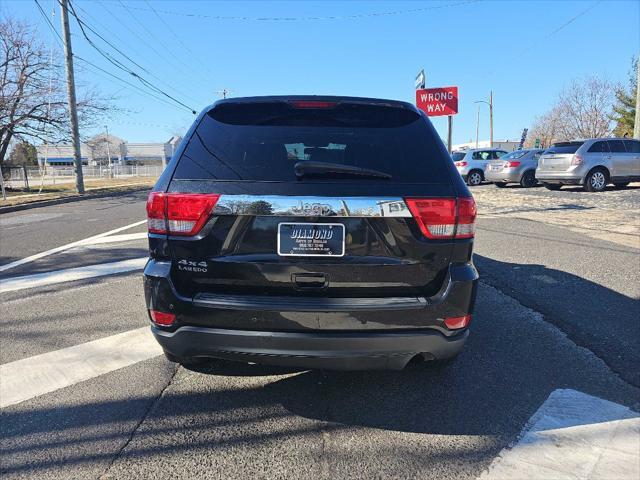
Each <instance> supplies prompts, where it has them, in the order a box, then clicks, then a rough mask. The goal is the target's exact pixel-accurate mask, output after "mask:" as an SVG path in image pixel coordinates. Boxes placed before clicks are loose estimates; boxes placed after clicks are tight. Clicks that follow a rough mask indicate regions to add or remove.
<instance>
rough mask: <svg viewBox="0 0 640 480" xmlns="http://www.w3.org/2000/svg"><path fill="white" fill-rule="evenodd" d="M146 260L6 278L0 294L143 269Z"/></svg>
mask: <svg viewBox="0 0 640 480" xmlns="http://www.w3.org/2000/svg"><path fill="white" fill-rule="evenodd" d="M147 260H148V258H147V257H141V258H132V259H129V260H122V261H119V262H110V263H100V264H98V265H89V266H86V267H75V268H67V269H65V270H55V271H53V272H45V273H36V274H34V275H25V276H22V277H12V278H7V279H4V280H0V293H6V292H14V291H17V290H24V289H26V288H35V287H43V286H47V285H53V284H56V283H62V282H71V281H74V280H85V279H88V278H94V277H102V276H105V275H114V274H116V273H124V272H130V271H133V270H140V269H142V268H144V266H145V264H146V263H147Z"/></svg>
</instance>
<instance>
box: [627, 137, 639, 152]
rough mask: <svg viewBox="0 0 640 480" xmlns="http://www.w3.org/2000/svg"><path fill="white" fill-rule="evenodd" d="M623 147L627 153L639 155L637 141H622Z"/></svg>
mask: <svg viewBox="0 0 640 480" xmlns="http://www.w3.org/2000/svg"><path fill="white" fill-rule="evenodd" d="M624 146H625V147H626V148H627V152H629V153H640V142H639V141H638V140H624Z"/></svg>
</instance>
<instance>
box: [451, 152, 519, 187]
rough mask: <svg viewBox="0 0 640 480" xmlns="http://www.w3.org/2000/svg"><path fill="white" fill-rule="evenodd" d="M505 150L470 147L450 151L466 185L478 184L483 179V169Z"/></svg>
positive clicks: (503, 153)
mask: <svg viewBox="0 0 640 480" xmlns="http://www.w3.org/2000/svg"><path fill="white" fill-rule="evenodd" d="M506 153H507V152H506V151H504V150H500V149H498V148H472V149H469V150H460V151H457V152H453V153H451V158H452V159H453V163H454V164H455V165H456V168H457V169H458V172H459V173H460V175H462V178H463V179H464V181H465V182H467V185H471V186H475V185H480V184H481V183H482V182H483V181H484V170H485V168H486V167H487V165H488V164H489V162H491V160H496V159H498V158H500V157H501V156H503V155H505V154H506Z"/></svg>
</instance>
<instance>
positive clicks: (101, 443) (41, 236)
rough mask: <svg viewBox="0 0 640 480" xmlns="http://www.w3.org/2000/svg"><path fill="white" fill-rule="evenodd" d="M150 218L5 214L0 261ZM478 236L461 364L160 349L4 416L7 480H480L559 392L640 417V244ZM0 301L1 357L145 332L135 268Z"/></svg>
mask: <svg viewBox="0 0 640 480" xmlns="http://www.w3.org/2000/svg"><path fill="white" fill-rule="evenodd" d="M143 218H144V195H132V196H126V197H113V198H108V199H99V200H91V201H86V202H77V203H73V204H63V205H58V206H54V207H44V208H39V209H32V210H26V211H22V212H15V213H12V214H6V215H2V217H0V225H1V226H2V232H1V233H0V256H1V257H2V260H1V261H0V264H6V263H8V262H10V261H14V260H16V259H19V258H23V257H25V256H27V255H32V254H34V253H37V252H40V251H44V250H47V249H50V248H54V247H58V246H60V245H63V244H66V243H70V242H74V241H77V240H80V239H82V238H86V237H89V236H92V235H96V234H99V233H101V232H105V231H107V230H110V229H115V228H118V227H121V226H123V225H127V224H132V223H134V222H136V221H139V220H142V219H143ZM7 225H9V226H10V227H11V228H10V229H9V230H5V226H7ZM478 226H479V231H478V235H477V243H476V263H477V265H478V267H479V269H480V271H481V275H482V284H481V286H480V289H479V293H478V303H477V306H476V311H475V314H474V322H473V330H472V335H471V337H470V339H469V342H468V344H467V347H466V348H465V351H464V352H463V354H462V355H461V357H460V358H459V359H458V361H456V362H455V363H454V364H453V365H452V366H450V367H448V368H436V369H434V368H431V369H427V368H420V369H416V370H411V371H406V372H401V373H397V372H396V373H393V372H392V373H380V372H368V373H362V372H359V373H345V372H341V373H335V372H316V371H295V370H284V369H275V368H266V367H261V366H256V365H242V364H234V363H229V362H223V361H212V362H210V363H208V364H206V365H205V366H203V367H200V368H198V369H185V368H182V367H180V368H176V367H175V366H174V365H173V364H170V363H168V362H167V361H166V360H165V359H164V358H163V357H162V356H157V357H154V358H150V359H148V360H145V361H142V362H139V363H136V364H133V365H131V366H128V367H126V368H121V369H117V370H114V371H111V372H110V373H106V374H104V375H100V376H96V377H94V378H91V379H89V380H86V381H83V382H80V383H76V384H74V385H71V386H68V387H66V388H62V389H59V390H56V391H53V392H51V393H47V394H44V395H40V396H36V397H34V398H31V399H29V400H26V401H23V402H21V403H18V404H15V405H11V406H8V407H5V408H4V409H3V410H2V416H1V425H0V438H2V441H1V442H0V458H1V459H2V461H1V465H0V474H1V475H2V477H3V478H38V479H41V478H132V477H138V478H156V479H157V478H184V477H190V478H197V477H201V478H239V477H244V478H255V477H258V478H301V477H304V478H418V477H419V478H444V479H458V478H477V477H478V476H479V475H480V474H481V472H482V471H483V470H484V469H486V468H487V467H488V466H489V464H490V463H491V462H492V461H493V460H494V459H495V458H496V456H497V455H498V453H499V452H500V451H501V449H503V448H504V447H506V446H507V445H509V444H510V443H511V442H513V441H514V440H515V439H516V438H517V436H518V433H519V432H520V431H521V430H522V428H523V427H524V426H525V424H526V423H527V421H528V419H529V418H530V417H531V416H532V414H533V413H534V412H535V411H536V410H537V409H538V408H539V407H540V405H541V404H542V403H543V402H544V401H545V399H546V398H547V397H548V396H549V395H550V394H551V393H552V392H553V391H555V390H557V389H575V390H578V391H581V392H584V393H587V394H590V395H594V396H597V397H600V398H603V399H607V400H610V401H613V402H616V403H620V404H622V405H626V406H630V407H632V408H634V409H636V410H638V409H639V408H640V389H639V388H638V387H639V386H640V382H639V381H638V372H637V370H638V368H637V366H638V365H639V364H640V362H639V358H638V356H637V355H638V351H639V350H640V349H638V345H640V342H639V339H640V335H639V328H640V327H639V325H638V321H637V319H638V318H639V317H640V315H639V313H640V312H639V310H638V308H639V302H638V296H639V295H638V288H639V285H640V282H639V280H640V279H639V278H638V276H639V269H638V268H637V267H638V262H639V258H640V251H639V250H635V249H633V248H629V247H623V246H620V245H618V244H613V243H608V242H603V241H596V240H592V239H588V238H584V237H583V236H580V235H579V234H576V233H574V232H571V231H569V230H567V229H564V228H559V227H553V226H548V225H544V224H542V223H539V222H527V221H522V220H516V219H508V220H507V219H500V218H482V217H481V218H480V220H479V225H478ZM143 229H144V226H142V228H133V229H131V230H127V231H126V232H122V233H131V232H139V231H142V230H143ZM43 232H46V233H43ZM50 232H51V233H50ZM32 241H33V242H35V244H32ZM144 249H145V241H144V240H142V239H134V240H127V241H122V242H114V243H105V244H99V245H85V246H79V247H76V248H73V249H70V250H68V251H66V252H63V253H59V254H55V255H53V256H48V257H45V258H43V259H40V260H37V261H35V262H34V263H32V264H30V265H29V266H26V265H23V266H21V267H18V269H17V270H15V271H12V270H10V271H7V272H2V273H1V274H0V279H2V278H7V277H15V276H17V275H26V274H31V273H35V272H47V271H51V270H59V269H65V268H73V267H78V266H80V265H94V264H99V263H104V262H115V261H119V260H123V259H129V258H136V257H139V256H144ZM602 257H604V260H605V261H604V262H600V263H598V262H597V261H595V260H594V259H596V260H597V259H598V258H602ZM0 301H1V302H2V310H3V312H5V313H4V314H3V315H1V316H0V329H1V330H0V331H2V335H0V364H3V365H4V364H9V363H10V362H15V361H17V360H25V359H30V358H33V357H35V356H37V355H41V354H44V353H47V352H49V353H51V352H56V351H58V350H60V349H64V348H67V347H72V346H74V345H79V344H84V343H85V342H90V341H95V340H98V339H101V338H104V337H108V336H110V335H114V334H117V333H121V332H127V331H130V330H133V329H136V328H139V327H143V326H145V325H147V318H146V312H145V308H144V302H143V296H142V288H141V281H140V272H133V273H124V274H118V275H109V276H103V277H100V278H93V279H90V280H83V281H75V282H64V283H56V284H52V285H48V286H45V287H39V288H28V289H23V290H17V291H13V292H7V293H0ZM7 313H8V314H7Z"/></svg>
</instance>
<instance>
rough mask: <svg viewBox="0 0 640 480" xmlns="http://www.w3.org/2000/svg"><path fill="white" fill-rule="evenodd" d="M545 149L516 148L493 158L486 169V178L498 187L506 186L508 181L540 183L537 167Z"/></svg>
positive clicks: (528, 183)
mask: <svg viewBox="0 0 640 480" xmlns="http://www.w3.org/2000/svg"><path fill="white" fill-rule="evenodd" d="M543 151H544V149H541V148H532V149H527V150H515V151H513V152H510V153H507V154H506V155H504V156H502V157H500V159H498V160H491V161H490V162H489V163H488V164H487V168H486V169H485V171H484V178H485V180H486V181H488V182H492V183H493V184H494V185H495V186H496V187H505V186H506V185H507V184H508V183H519V184H520V185H522V186H523V187H525V188H530V187H534V186H536V185H537V184H538V181H537V180H536V167H537V166H538V159H539V158H540V155H541V154H542V152H543Z"/></svg>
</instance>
